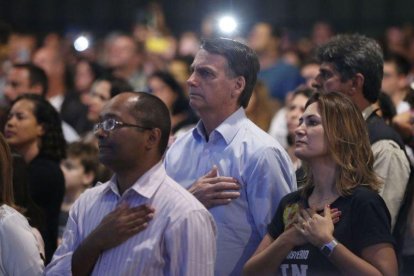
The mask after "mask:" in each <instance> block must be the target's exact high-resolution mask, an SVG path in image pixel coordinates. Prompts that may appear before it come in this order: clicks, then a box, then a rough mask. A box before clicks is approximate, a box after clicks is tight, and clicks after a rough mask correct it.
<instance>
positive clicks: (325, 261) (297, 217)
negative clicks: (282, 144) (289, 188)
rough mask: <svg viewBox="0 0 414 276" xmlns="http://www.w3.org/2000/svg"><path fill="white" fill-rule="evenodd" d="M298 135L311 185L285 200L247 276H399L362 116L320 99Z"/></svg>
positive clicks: (334, 99)
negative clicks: (341, 275)
mask: <svg viewBox="0 0 414 276" xmlns="http://www.w3.org/2000/svg"><path fill="white" fill-rule="evenodd" d="M295 133H296V139H295V145H296V149H295V154H296V156H297V157H298V158H300V159H301V160H303V161H305V162H306V164H307V165H306V175H307V179H306V183H305V186H303V187H302V188H301V189H300V190H298V191H296V192H293V193H291V194H288V195H286V196H285V197H284V198H283V199H282V200H281V203H280V205H279V207H278V209H277V211H276V214H275V216H274V217H273V220H272V222H271V223H270V224H269V227H268V233H267V235H266V236H265V237H264V239H263V240H262V242H261V243H260V245H259V247H258V249H257V250H256V252H255V254H254V255H253V257H252V258H251V259H250V260H249V261H248V262H247V263H246V265H245V268H244V273H245V275H266V274H275V273H278V274H282V275H339V274H345V275H397V274H398V269H397V260H396V256H395V251H394V248H393V238H392V236H391V232H390V227H391V226H390V224H391V219H390V214H389V212H388V209H387V207H386V205H385V203H384V201H383V199H382V198H381V197H380V196H379V195H378V193H377V191H378V190H379V188H380V183H379V180H378V179H377V176H376V175H375V173H374V171H373V168H372V167H373V161H374V157H373V154H372V151H371V146H370V143H369V139H368V133H367V129H366V125H365V122H364V119H363V118H362V114H361V112H360V111H359V110H358V108H357V107H356V106H355V105H354V104H353V103H352V102H351V101H350V100H349V99H348V98H347V97H346V96H344V95H342V94H340V93H335V92H331V93H326V94H319V93H316V94H314V95H313V96H312V97H311V98H310V99H309V101H308V102H307V104H306V107H305V112H304V113H303V115H302V117H301V119H300V124H299V126H298V127H297V129H296V131H295Z"/></svg>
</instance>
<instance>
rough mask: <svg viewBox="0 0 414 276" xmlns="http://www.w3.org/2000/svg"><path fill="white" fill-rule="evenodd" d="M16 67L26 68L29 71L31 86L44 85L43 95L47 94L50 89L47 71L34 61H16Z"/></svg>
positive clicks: (14, 66)
mask: <svg viewBox="0 0 414 276" xmlns="http://www.w3.org/2000/svg"><path fill="white" fill-rule="evenodd" d="M13 68H16V69H26V70H27V71H28V73H29V84H30V86H34V85H40V86H41V87H42V91H41V93H42V94H41V95H42V96H43V97H45V96H46V93H47V89H48V79H47V75H46V73H45V71H44V70H43V69H42V68H40V67H39V66H36V65H34V64H33V63H16V64H14V65H13Z"/></svg>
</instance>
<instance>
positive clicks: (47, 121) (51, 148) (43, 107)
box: [13, 94, 66, 162]
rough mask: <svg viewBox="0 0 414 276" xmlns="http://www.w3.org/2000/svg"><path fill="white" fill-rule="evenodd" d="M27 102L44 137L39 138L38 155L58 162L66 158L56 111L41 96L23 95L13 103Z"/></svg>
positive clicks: (63, 139)
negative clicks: (41, 128) (42, 130)
mask: <svg viewBox="0 0 414 276" xmlns="http://www.w3.org/2000/svg"><path fill="white" fill-rule="evenodd" d="M21 100H27V101H30V102H32V103H33V105H34V109H33V115H34V116H35V117H36V120H37V123H38V124H40V125H42V126H43V129H44V135H43V136H42V137H41V144H40V147H39V151H40V154H41V155H43V156H45V157H46V158H49V159H51V160H54V161H57V162H59V161H60V160H61V159H63V158H65V157H66V141H65V138H64V136H63V132H62V121H61V119H60V115H59V113H58V112H57V111H56V109H55V108H54V107H53V106H52V105H51V104H50V103H49V102H48V101H47V100H45V99H44V98H43V97H42V96H39V95H35V94H23V95H21V96H19V97H18V98H17V99H16V100H15V101H14V103H13V105H14V104H16V103H17V102H18V101H21Z"/></svg>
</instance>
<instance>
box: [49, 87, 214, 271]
mask: <svg viewBox="0 0 414 276" xmlns="http://www.w3.org/2000/svg"><path fill="white" fill-rule="evenodd" d="M170 127H171V124H170V119H169V112H168V109H167V107H166V106H165V105H164V104H163V103H162V101H161V100H159V99H158V98H156V97H155V96H152V95H149V94H146V93H135V92H128V93H122V94H120V95H118V96H116V97H114V98H113V99H112V100H111V101H110V102H109V103H108V104H107V105H106V106H105V108H104V110H103V111H102V113H101V116H100V122H99V123H97V124H96V125H95V128H94V131H95V135H96V136H97V138H98V140H99V150H100V155H99V158H100V160H101V162H102V163H104V164H105V165H106V166H108V167H109V168H110V169H112V170H113V171H114V172H115V174H114V176H113V177H112V178H111V180H109V181H108V182H106V183H103V184H100V185H97V186H96V187H94V188H92V189H89V190H87V191H85V192H84V193H83V194H82V195H81V197H80V198H79V199H78V200H77V201H76V202H75V204H74V205H73V207H72V208H71V210H70V214H69V220H68V224H67V226H66V231H65V233H64V235H63V241H62V245H61V246H60V247H59V248H58V249H57V251H56V252H55V255H54V256H53V259H52V262H51V263H50V264H49V266H48V267H47V270H46V275H71V274H72V273H73V274H74V275H90V274H92V275H213V273H214V263H215V255H216V248H215V245H216V240H215V239H216V228H215V224H214V220H213V219H212V217H211V215H210V213H209V212H208V211H207V209H206V208H205V207H204V206H203V205H202V204H201V203H199V201H198V200H197V199H196V198H194V197H193V196H192V195H191V194H190V193H189V192H187V191H186V190H185V189H184V188H182V187H181V186H180V185H178V184H177V183H176V182H174V180H172V179H171V178H170V177H168V176H167V175H166V173H165V169H164V167H163V165H162V163H161V159H162V156H163V154H164V152H165V149H166V147H167V143H168V138H169V134H170Z"/></svg>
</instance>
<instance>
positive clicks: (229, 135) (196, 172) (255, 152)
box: [164, 108, 296, 275]
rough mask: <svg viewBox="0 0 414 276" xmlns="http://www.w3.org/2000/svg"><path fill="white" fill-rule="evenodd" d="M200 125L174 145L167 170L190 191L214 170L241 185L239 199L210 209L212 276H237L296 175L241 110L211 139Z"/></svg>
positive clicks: (282, 153)
mask: <svg viewBox="0 0 414 276" xmlns="http://www.w3.org/2000/svg"><path fill="white" fill-rule="evenodd" d="M205 137H206V133H205V130H204V126H203V123H202V121H200V122H199V123H198V124H197V126H196V127H195V128H194V129H193V130H192V131H189V132H187V133H186V134H185V135H183V136H182V137H181V138H179V139H178V140H177V141H175V142H174V144H173V145H172V146H171V148H170V149H169V150H168V151H167V154H166V157H165V161H164V164H165V167H166V171H167V174H168V175H169V176H171V177H172V178H173V179H174V180H175V181H177V182H178V183H179V184H181V185H182V186H184V187H185V188H187V189H188V188H189V187H190V186H191V185H192V184H193V183H194V182H195V181H196V180H197V179H198V178H200V177H201V176H203V175H205V174H206V173H207V172H209V171H210V170H211V169H212V167H213V165H216V166H217V167H218V172H219V174H220V175H221V176H231V177H234V178H236V179H237V180H238V182H239V183H240V197H239V198H238V199H235V200H233V201H232V202H231V203H229V204H228V205H221V206H216V207H213V208H210V209H209V211H210V212H211V214H212V215H213V217H214V219H215V221H216V224H217V230H218V239H217V258H216V268H215V275H240V274H241V271H242V269H243V265H244V264H245V262H246V261H247V260H248V259H249V258H250V257H251V255H252V254H253V253H254V251H255V250H256V248H257V247H258V245H259V243H260V241H261V240H262V238H263V237H264V236H265V234H266V231H267V228H266V227H267V225H268V223H269V222H270V221H271V218H272V217H273V214H274V213H275V211H276V208H277V206H278V205H279V201H280V199H281V198H282V197H283V196H284V195H286V194H288V193H290V192H292V191H294V190H296V178H295V172H294V169H293V166H292V163H291V161H290V158H289V156H288V155H287V153H286V151H285V150H284V149H283V148H282V147H281V146H280V144H279V143H278V142H277V141H276V140H275V139H273V138H272V137H271V136H270V135H268V134H267V133H265V132H264V131H262V130H261V129H260V128H259V127H257V126H256V125H255V124H254V123H253V122H251V121H250V120H249V119H248V118H247V117H246V115H245V112H244V109H243V108H240V109H238V110H237V111H236V112H234V113H233V114H232V115H231V116H230V117H228V118H227V119H226V120H225V121H224V122H223V123H222V124H221V125H220V126H218V127H217V128H216V129H215V130H214V131H212V132H211V134H210V135H209V139H208V141H207V140H206V138H205Z"/></svg>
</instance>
